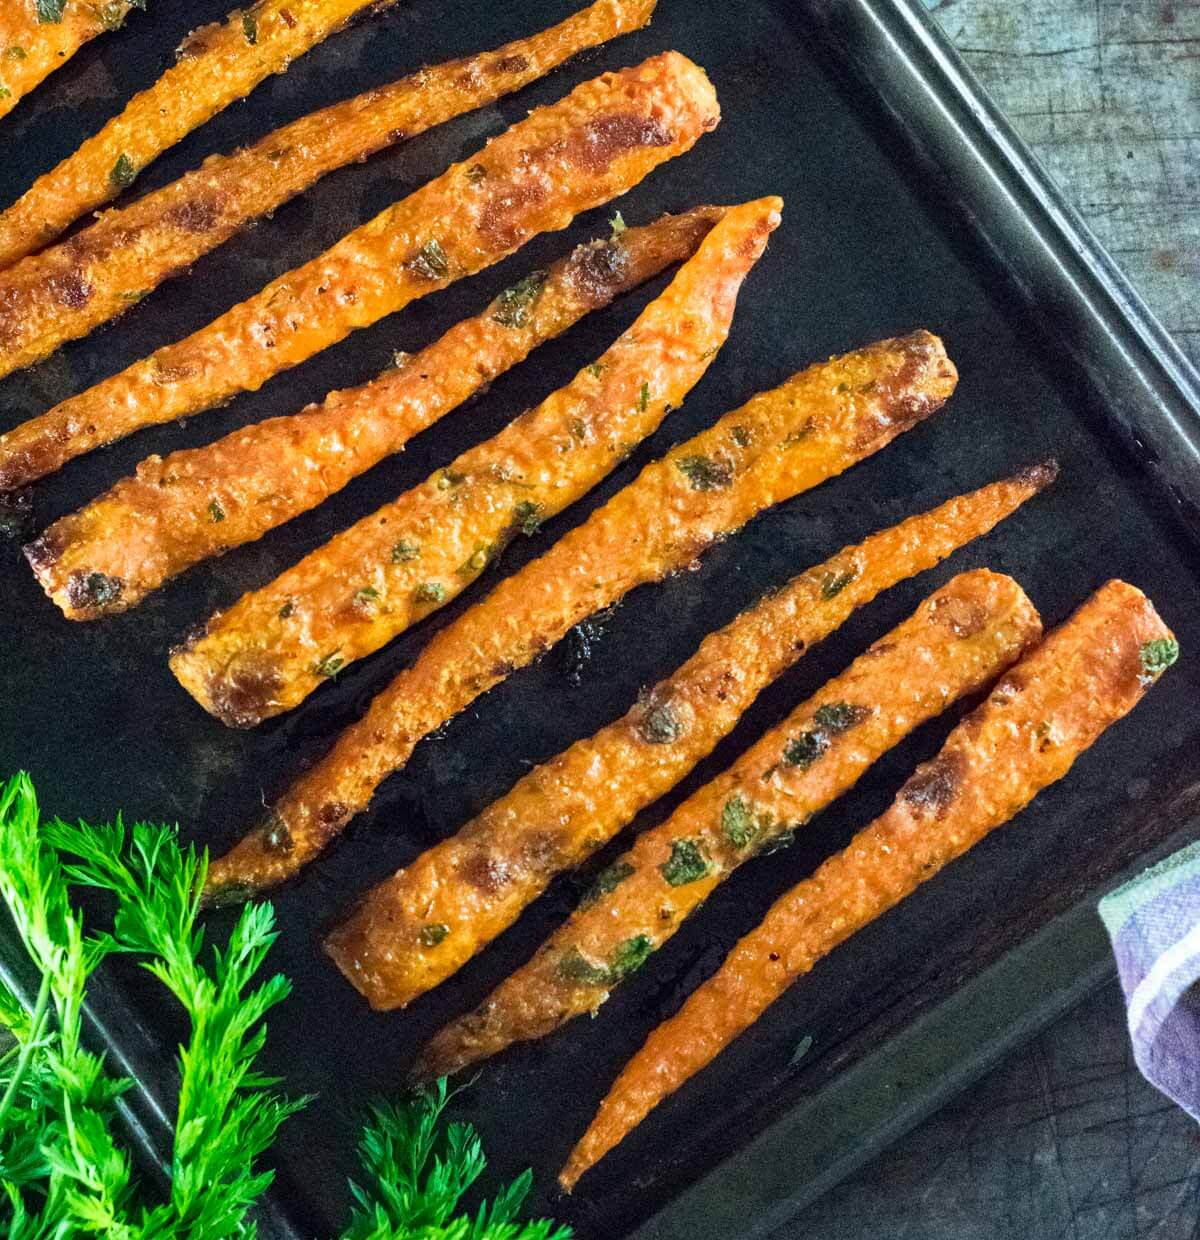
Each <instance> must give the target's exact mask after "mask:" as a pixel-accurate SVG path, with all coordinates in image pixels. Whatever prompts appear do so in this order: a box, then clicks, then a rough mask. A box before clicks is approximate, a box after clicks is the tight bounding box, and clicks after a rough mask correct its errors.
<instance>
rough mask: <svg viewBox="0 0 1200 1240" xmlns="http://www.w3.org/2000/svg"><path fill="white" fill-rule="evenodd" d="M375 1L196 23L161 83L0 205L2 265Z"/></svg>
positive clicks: (285, 4) (288, 4) (331, 2)
mask: <svg viewBox="0 0 1200 1240" xmlns="http://www.w3.org/2000/svg"><path fill="white" fill-rule="evenodd" d="M39 2H40V3H41V2H47V0H39ZM373 3H375V0H258V3H257V4H253V5H251V6H250V7H249V8H246V9H242V10H238V9H235V10H234V11H233V12H232V13H231V14H230V15H229V16H228V17H227V18H226V19H225V21H223V22H214V23H213V24H212V25H211V26H203V27H201V29H199V30H195V31H193V32H192V33H191V34H190V35H188V37H187V38H186V39H185V40H184V41H183V43H182V45H181V46H180V48H179V51H178V53H177V61H176V63H175V64H174V65H173V66H172V67H171V68H170V69H168V70H167V71H166V72H165V73H164V74H163V75H162V76H161V77H160V78H159V79H158V81H157V82H155V83H154V85H153V86H151V87H149V89H147V90H144V91H142V92H141V93H140V94H137V95H134V97H133V98H132V99H131V100H130V101H129V103H127V104H126V105H125V109H124V111H123V112H121V113H120V115H118V116H114V117H113V119H112V120H110V121H109V122H108V123H107V124H106V125H105V126H104V128H103V129H101V130H100V132H99V133H98V134H94V135H93V136H92V137H90V138H88V139H87V141H86V142H84V143H83V145H82V146H81V147H80V148H79V150H77V151H76V152H75V153H74V154H73V155H69V156H68V157H67V158H66V159H64V160H63V161H62V163H60V164H59V165H58V166H57V167H56V168H54V169H52V170H51V171H50V172H47V173H46V174H45V175H44V176H41V177H38V179H37V180H36V181H35V182H34V183H33V185H32V186H31V187H30V189H29V190H27V191H26V193H25V194H24V195H23V196H22V197H21V198H18V199H17V201H16V202H15V203H13V205H12V206H11V207H9V208H8V210H7V211H5V212H4V213H3V214H0V267H7V266H8V265H9V264H10V263H14V262H16V261H17V259H19V258H24V257H25V255H26V254H32V253H33V251H34V250H37V249H39V248H40V247H42V246H44V245H46V244H47V243H48V242H50V241H53V240H54V238H55V237H57V236H58V235H59V234H60V233H62V232H64V231H65V230H66V229H67V228H68V227H69V226H70V225H71V224H72V223H74V221H75V220H77V219H79V217H80V216H81V215H85V214H86V213H87V212H88V211H91V210H92V209H93V208H95V207H99V206H103V205H104V203H106V202H108V200H109V199H110V198H115V197H116V196H117V195H118V194H119V193H120V192H121V191H122V190H123V189H126V188H127V187H128V186H130V185H131V184H132V183H133V181H134V180H135V179H136V178H137V176H138V174H139V173H140V172H141V171H142V169H143V168H145V167H146V166H147V165H148V164H150V163H152V162H153V161H154V160H155V159H157V158H158V156H159V155H161V154H162V153H163V151H166V150H169V149H170V148H171V147H173V146H174V145H175V143H176V142H178V141H180V139H181V138H183V137H185V136H186V135H187V134H189V133H191V132H192V130H193V129H198V128H199V127H200V126H201V125H203V124H204V122H205V121H207V120H210V119H211V118H212V117H214V116H216V114H217V113H218V112H221V111H223V110H224V109H225V108H227V107H228V106H229V105H230V104H231V103H235V102H236V101H237V100H239V99H241V98H242V97H243V96H245V95H248V94H249V93H250V92H251V91H252V90H253V89H254V88H255V87H256V86H257V85H258V84H259V82H261V81H262V80H263V79H264V78H268V77H270V76H271V74H273V73H282V72H283V71H284V70H285V69H286V68H287V67H288V65H290V64H291V63H292V61H293V60H295V59H296V57H297V56H300V55H302V54H303V53H304V52H307V51H308V49H309V48H310V47H314V46H315V45H316V44H318V43H320V42H321V41H322V40H323V39H325V38H326V37H327V36H329V35H331V34H332V33H333V32H334V31H335V30H337V29H338V27H339V26H342V25H344V24H345V22H346V21H347V20H348V19H349V18H350V17H352V16H353V15H354V14H355V13H357V12H359V11H360V10H361V9H365V8H367V7H369V6H370V5H372V4H373ZM384 3H385V4H386V3H391V0H384ZM80 7H81V8H82V7H83V6H82V5H81V6H80Z"/></svg>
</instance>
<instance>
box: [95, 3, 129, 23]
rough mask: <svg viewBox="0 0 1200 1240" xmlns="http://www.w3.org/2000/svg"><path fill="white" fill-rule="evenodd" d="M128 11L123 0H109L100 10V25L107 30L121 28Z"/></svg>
mask: <svg viewBox="0 0 1200 1240" xmlns="http://www.w3.org/2000/svg"><path fill="white" fill-rule="evenodd" d="M128 11H129V10H128V8H127V7H126V6H125V5H124V4H123V3H122V0H108V3H107V4H106V5H104V7H103V8H102V9H101V10H100V12H99V18H100V25H101V26H102V27H103V28H104V29H105V30H120V29H121V27H122V26H123V25H124V23H125V16H126V14H127V13H128Z"/></svg>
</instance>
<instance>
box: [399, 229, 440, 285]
mask: <svg viewBox="0 0 1200 1240" xmlns="http://www.w3.org/2000/svg"><path fill="white" fill-rule="evenodd" d="M408 265H409V266H410V267H411V268H412V269H413V271H415V272H416V273H417V275H419V276H424V277H425V279H426V280H444V279H445V278H446V277H447V276H448V275H449V274H450V261H449V259H447V258H446V251H445V250H443V249H442V246H441V242H440V241H438V239H437V238H436V237H434V238H432V239H431V240H429V241H426V242H425V244H424V245H423V246H422V247H421V248H420V249H419V250H418V251H417V252H416V254H414V255H413V257H412V258H410V259H409V260H408Z"/></svg>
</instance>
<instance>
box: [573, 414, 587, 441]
mask: <svg viewBox="0 0 1200 1240" xmlns="http://www.w3.org/2000/svg"><path fill="white" fill-rule="evenodd" d="M571 434H572V435H574V436H575V438H576V439H578V440H579V442H580V443H582V442H583V441H584V440H585V439H586V438H587V423H586V422H584V420H583V419H582V418H572V419H571Z"/></svg>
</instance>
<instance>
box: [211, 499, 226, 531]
mask: <svg viewBox="0 0 1200 1240" xmlns="http://www.w3.org/2000/svg"><path fill="white" fill-rule="evenodd" d="M208 519H209V520H210V521H211V522H212V523H213V524H214V525H216V524H217V523H218V522H221V521H224V520H225V509H224V508H222V507H221V505H220V504H219V503H218V502H217V501H216V500H215V499H214V500H213V502H212V503H211V504H209V506H208Z"/></svg>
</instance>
